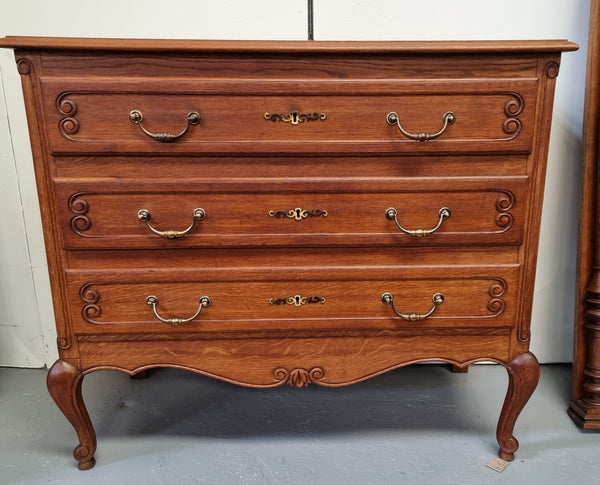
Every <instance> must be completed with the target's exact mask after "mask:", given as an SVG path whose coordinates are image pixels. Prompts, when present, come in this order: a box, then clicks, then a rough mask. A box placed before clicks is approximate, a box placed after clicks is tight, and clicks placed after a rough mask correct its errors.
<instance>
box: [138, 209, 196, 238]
mask: <svg viewBox="0 0 600 485" xmlns="http://www.w3.org/2000/svg"><path fill="white" fill-rule="evenodd" d="M151 217H152V214H151V213H150V211H149V210H148V209H140V210H139V211H138V219H139V220H140V221H142V222H145V223H146V226H148V229H150V230H151V231H152V232H153V233H154V234H157V235H158V236H160V237H164V238H165V239H177V238H179V237H183V236H185V235H186V234H188V233H189V232H190V231H191V230H192V229H193V227H194V225H195V224H196V221H201V220H202V219H204V218H205V217H206V211H205V210H204V209H202V208H197V209H194V219H193V220H192V223H191V224H190V226H189V227H188V228H187V229H185V230H183V231H158V230H156V229H154V228H153V227H152V226H151V225H150V218H151Z"/></svg>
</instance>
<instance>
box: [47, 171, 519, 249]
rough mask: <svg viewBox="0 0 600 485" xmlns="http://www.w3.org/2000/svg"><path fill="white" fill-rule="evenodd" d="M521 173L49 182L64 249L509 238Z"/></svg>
mask: <svg viewBox="0 0 600 485" xmlns="http://www.w3.org/2000/svg"><path fill="white" fill-rule="evenodd" d="M527 181H528V179H527V177H524V176H518V177H498V178H496V179H490V178H488V179H480V178H477V177H471V178H456V179H396V180H392V181H390V180H386V181H379V182H378V181H369V182H365V181H363V182H348V181H346V182H342V181H335V182H322V183H318V184H310V185H309V184H307V183H306V182H302V181H296V182H291V181H288V182H282V181H265V180H262V181H260V180H259V181H252V182H247V181H246V182H238V183H236V182H233V181H228V182H219V181H212V182H211V181H193V182H192V181H188V182H185V181H175V182H173V181H158V180H157V181H152V182H151V181H146V182H144V181H138V182H135V183H132V182H125V181H123V182H104V183H102V182H94V183H90V182H77V181H73V180H62V181H58V182H57V184H56V190H57V197H58V200H59V204H60V206H59V212H60V219H61V226H62V233H63V237H64V245H65V247H66V248H67V249H94V248H96V249H100V248H102V249H109V248H116V249H120V248H126V249H129V248H181V247H187V248H190V247H221V246H239V247H252V246H255V247H256V246H264V245H269V246H320V245H327V246H355V245H404V246H411V245H463V244H469V245H471V246H472V245H487V244H495V245H518V244H520V243H521V241H522V238H523V220H524V217H525V214H526V206H527V201H526V194H527Z"/></svg>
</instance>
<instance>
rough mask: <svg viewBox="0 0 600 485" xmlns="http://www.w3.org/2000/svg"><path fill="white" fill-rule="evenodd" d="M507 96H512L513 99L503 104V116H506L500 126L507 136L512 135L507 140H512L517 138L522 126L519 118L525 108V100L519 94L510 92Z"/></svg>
mask: <svg viewBox="0 0 600 485" xmlns="http://www.w3.org/2000/svg"><path fill="white" fill-rule="evenodd" d="M508 94H509V95H510V96H512V97H513V99H509V100H508V101H507V102H506V103H505V104H504V114H505V115H506V119H505V120H504V123H503V124H502V130H503V131H504V133H506V134H507V135H512V136H511V137H510V138H509V140H512V139H513V138H516V137H517V136H519V133H521V129H522V128H523V124H522V123H521V120H520V119H519V116H520V115H521V113H522V112H523V109H524V108H525V100H524V99H523V96H521V95H520V94H519V93H514V92H511V93H508Z"/></svg>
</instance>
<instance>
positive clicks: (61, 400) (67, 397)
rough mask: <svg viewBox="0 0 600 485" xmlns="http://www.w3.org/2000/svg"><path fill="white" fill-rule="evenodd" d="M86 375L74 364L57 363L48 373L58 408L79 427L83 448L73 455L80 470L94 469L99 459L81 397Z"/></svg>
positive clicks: (50, 389)
mask: <svg viewBox="0 0 600 485" xmlns="http://www.w3.org/2000/svg"><path fill="white" fill-rule="evenodd" d="M82 380H83V374H82V373H81V371H80V370H79V369H78V368H77V367H76V366H75V365H73V364H71V363H70V362H67V361H64V360H57V361H56V362H55V363H54V365H53V366H52V367H51V368H50V371H49V372H48V390H49V391H50V395H51V396H52V399H54V402H55V403H56V405H57V406H58V407H59V408H60V410H61V411H62V412H63V414H64V415H65V417H66V418H67V419H68V420H69V422H70V423H71V424H72V425H73V427H74V428H75V431H76V432H77V437H78V438H79V445H77V447H76V448H75V450H74V451H73V456H74V457H75V459H76V460H77V461H78V462H79V469H80V470H88V469H90V468H92V467H93V466H94V465H95V463H96V460H95V459H94V453H95V452H96V433H95V432H94V427H93V426H92V422H91V421H90V417H89V415H88V412H87V410H86V408H85V404H84V402H83V397H82V395H81V383H82Z"/></svg>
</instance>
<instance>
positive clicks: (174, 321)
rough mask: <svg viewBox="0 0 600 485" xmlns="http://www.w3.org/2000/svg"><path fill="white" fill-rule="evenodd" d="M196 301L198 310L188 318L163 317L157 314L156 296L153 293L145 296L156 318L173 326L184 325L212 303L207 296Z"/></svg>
mask: <svg viewBox="0 0 600 485" xmlns="http://www.w3.org/2000/svg"><path fill="white" fill-rule="evenodd" d="M198 303H199V306H198V311H197V312H196V313H194V315H192V316H191V317H190V318H177V317H172V318H164V317H161V316H160V315H159V314H158V312H157V311H156V306H157V305H158V298H157V297H155V296H154V295H149V296H148V297H147V298H146V305H148V306H151V307H152V310H153V311H154V315H156V318H158V319H159V320H160V321H161V322H163V323H166V324H168V325H173V326H177V325H184V324H186V323H189V322H191V321H192V320H193V319H194V318H196V317H197V316H198V315H200V312H201V311H202V309H203V308H206V307H209V306H211V305H212V300H211V299H210V297H208V296H201V297H200V300H199V302H198Z"/></svg>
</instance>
